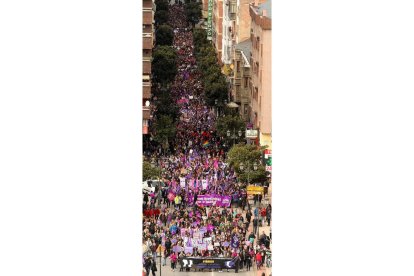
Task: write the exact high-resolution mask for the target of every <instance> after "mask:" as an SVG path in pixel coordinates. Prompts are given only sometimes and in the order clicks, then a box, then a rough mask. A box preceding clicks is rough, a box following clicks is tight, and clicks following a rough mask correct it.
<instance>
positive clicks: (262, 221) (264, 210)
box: [260, 207, 266, 225]
mask: <svg viewBox="0 0 414 276" xmlns="http://www.w3.org/2000/svg"><path fill="white" fill-rule="evenodd" d="M260 216H261V224H260V225H264V220H265V218H266V208H264V207H263V208H262V210H260Z"/></svg>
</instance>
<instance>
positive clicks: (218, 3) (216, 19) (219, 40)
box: [212, 0, 223, 61]
mask: <svg viewBox="0 0 414 276" xmlns="http://www.w3.org/2000/svg"><path fill="white" fill-rule="evenodd" d="M212 41H213V44H214V46H215V48H216V52H217V60H219V61H221V56H222V48H223V0H214V5H213V36H212Z"/></svg>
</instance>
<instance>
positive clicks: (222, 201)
mask: <svg viewBox="0 0 414 276" xmlns="http://www.w3.org/2000/svg"><path fill="white" fill-rule="evenodd" d="M230 203H231V196H222V195H199V196H197V205H198V206H218V207H229V206H230Z"/></svg>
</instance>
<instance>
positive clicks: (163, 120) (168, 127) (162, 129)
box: [154, 115, 176, 149]
mask: <svg viewBox="0 0 414 276" xmlns="http://www.w3.org/2000/svg"><path fill="white" fill-rule="evenodd" d="M154 132H155V136H154V140H155V141H157V142H158V143H160V144H161V145H163V147H164V149H167V148H168V146H169V141H170V140H171V139H172V138H173V137H174V136H175V133H176V127H175V125H174V122H173V119H172V118H171V117H168V116H166V115H161V116H160V117H159V118H157V120H156V121H155V124H154Z"/></svg>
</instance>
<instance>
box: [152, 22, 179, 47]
mask: <svg viewBox="0 0 414 276" xmlns="http://www.w3.org/2000/svg"><path fill="white" fill-rule="evenodd" d="M173 39H174V32H173V29H172V28H171V27H170V26H169V25H166V24H163V25H161V26H159V27H158V29H157V32H156V35H155V40H156V41H157V45H168V46H171V45H172V44H173Z"/></svg>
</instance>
